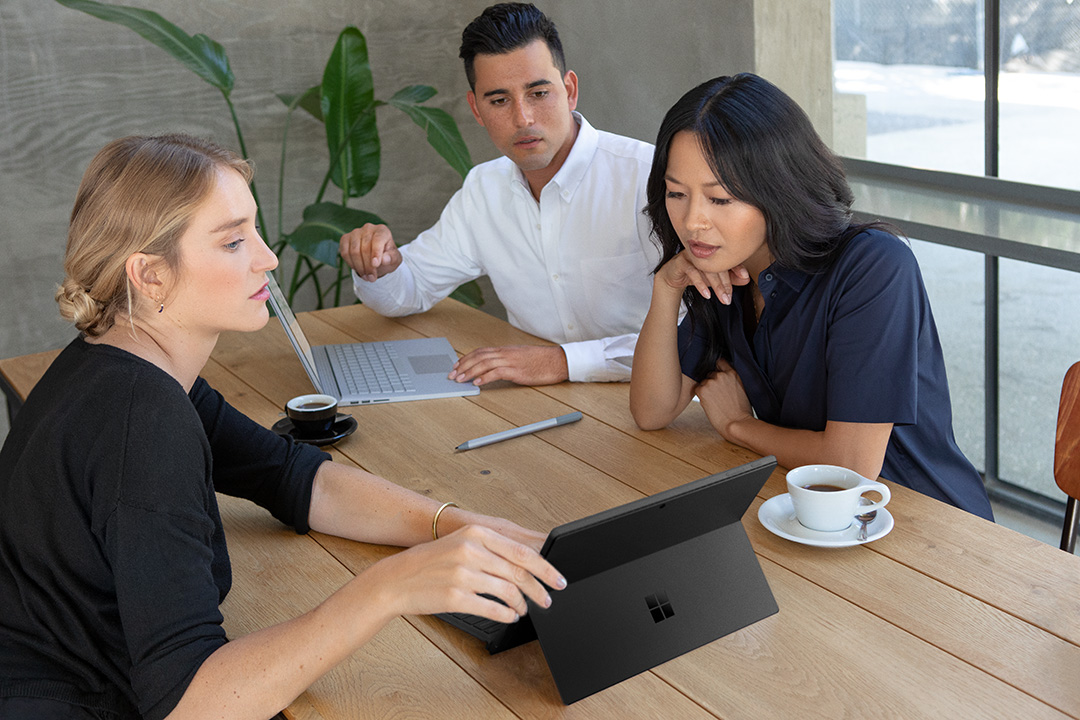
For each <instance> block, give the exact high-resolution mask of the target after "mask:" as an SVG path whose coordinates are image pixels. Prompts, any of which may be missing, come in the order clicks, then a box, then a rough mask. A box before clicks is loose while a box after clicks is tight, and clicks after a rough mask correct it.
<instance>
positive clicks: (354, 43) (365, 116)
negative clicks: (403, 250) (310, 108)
mask: <svg viewBox="0 0 1080 720" xmlns="http://www.w3.org/2000/svg"><path fill="white" fill-rule="evenodd" d="M321 108H322V113H323V116H324V118H325V122H326V143H327V147H328V148H329V150H330V162H331V163H332V164H333V172H332V173H331V175H330V178H331V180H332V181H333V183H334V184H335V185H337V186H338V187H339V188H341V189H342V190H344V191H345V193H346V195H348V196H349V197H358V196H361V195H364V194H366V193H367V192H368V191H369V190H371V188H373V187H374V186H375V183H376V182H377V181H378V179H379V156H380V152H381V151H380V145H379V131H378V129H377V128H376V126H375V81H374V80H373V78H372V77H371V64H370V63H369V62H368V52H367V41H366V40H365V39H364V35H363V33H361V32H360V31H359V30H357V29H356V28H354V27H347V28H345V29H344V30H342V31H341V35H339V36H338V41H337V44H336V45H335V46H334V50H333V52H332V53H330V60H329V61H328V62H327V63H326V70H325V71H324V73H323V81H322V103H321Z"/></svg>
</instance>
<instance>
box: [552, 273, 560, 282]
mask: <svg viewBox="0 0 1080 720" xmlns="http://www.w3.org/2000/svg"><path fill="white" fill-rule="evenodd" d="M551 279H552V280H554V281H555V282H559V273H555V274H554V275H552V276H551Z"/></svg>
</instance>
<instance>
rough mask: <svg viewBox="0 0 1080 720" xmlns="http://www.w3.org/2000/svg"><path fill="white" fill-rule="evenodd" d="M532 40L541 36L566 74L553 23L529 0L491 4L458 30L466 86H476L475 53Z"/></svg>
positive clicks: (501, 50)
mask: <svg viewBox="0 0 1080 720" xmlns="http://www.w3.org/2000/svg"><path fill="white" fill-rule="evenodd" d="M534 40H543V41H544V42H545V43H547V46H548V50H550V51H551V59H552V60H553V61H554V63H555V67H557V68H559V72H560V73H561V74H563V75H565V74H566V58H565V57H564V56H563V49H562V41H561V40H559V31H558V30H556V29H555V23H553V22H551V20H549V19H548V17H547V16H546V15H544V13H542V12H540V11H539V10H537V9H536V7H535V6H534V5H532V4H531V3H499V4H497V5H492V6H491V7H489V8H488V9H486V10H484V12H482V13H480V15H479V17H477V18H476V19H475V20H473V21H472V22H471V23H469V25H468V26H467V27H466V28H465V30H464V32H462V33H461V51H460V52H459V53H458V56H459V57H460V58H461V59H462V60H464V61H465V77H467V78H468V79H469V87H470V88H471V89H472V90H476V71H475V70H474V69H473V62H474V61H475V60H476V56H477V55H502V54H504V53H508V52H511V51H513V50H517V49H519V48H523V47H525V46H526V45H528V44H529V43H531V42H533V41H534Z"/></svg>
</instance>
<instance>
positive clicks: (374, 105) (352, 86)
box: [56, 0, 483, 308]
mask: <svg viewBox="0 0 1080 720" xmlns="http://www.w3.org/2000/svg"><path fill="white" fill-rule="evenodd" d="M56 1H57V2H58V3H60V4H61V5H64V6H66V7H69V8H72V9H74V10H80V11H82V12H84V13H87V14H89V15H92V16H94V17H96V18H100V19H102V20H106V21H108V22H112V23H116V24H119V25H123V26H125V27H127V28H130V29H131V30H134V31H135V32H137V33H138V34H139V35H141V36H142V37H144V38H146V39H147V40H149V41H150V42H151V43H153V44H155V45H157V46H158V47H160V48H161V49H163V50H165V51H166V52H167V53H168V54H169V55H171V56H172V57H173V58H175V59H176V60H177V61H179V62H180V63H182V64H183V65H184V66H185V67H186V68H188V69H189V70H191V71H192V72H194V73H195V74H196V75H198V76H199V77H200V78H202V79H203V80H204V81H205V82H207V83H209V84H210V85H212V86H214V87H215V88H217V89H218V90H219V91H220V92H221V94H222V97H224V99H225V104H226V105H227V106H228V108H229V113H230V115H231V117H232V122H233V126H234V127H235V129H236V137H237V141H238V143H239V146H240V153H241V154H242V155H244V156H245V157H246V156H247V154H248V153H247V148H246V145H245V143H244V134H243V130H242V129H241V126H240V120H239V118H238V117H237V114H236V108H235V106H234V105H233V102H232V100H231V98H230V95H231V93H232V90H233V84H234V81H235V78H234V76H233V72H232V69H231V68H230V66H229V59H228V57H227V56H226V54H225V49H224V48H223V47H222V46H221V45H220V44H219V43H217V42H215V41H214V40H213V39H211V38H210V37H208V36H206V35H203V34H201V33H200V34H197V35H194V36H192V35H188V34H187V33H186V32H184V31H183V30H181V29H180V28H179V27H177V26H176V25H174V24H173V23H171V22H169V21H168V20H166V19H165V18H163V17H162V16H161V15H159V14H158V13H156V12H153V11H151V10H144V9H141V8H133V7H126V6H121V5H108V4H105V3H100V2H95V1H94V0H56ZM374 85H375V84H374V79H373V77H372V74H371V65H370V63H369V61H368V51H367V41H366V39H365V38H364V35H363V33H361V32H360V30H358V29H357V28H355V27H351V26H350V27H346V28H345V29H344V30H342V31H341V33H340V34H339V35H338V39H337V42H336V43H335V45H334V48H333V51H332V52H331V53H330V57H329V59H328V60H327V63H326V67H325V69H324V71H323V76H322V81H321V82H320V83H319V84H318V85H315V86H313V87H311V88H308V89H307V90H306V91H304V92H301V93H298V94H280V93H279V94H277V97H278V98H279V99H280V100H281V101H282V103H283V104H284V106H285V110H286V112H285V121H284V128H283V132H282V140H281V144H282V148H281V169H280V173H279V176H278V188H277V190H278V204H277V205H278V218H277V229H276V237H275V238H271V237H269V235H270V233H269V232H268V228H269V226H268V225H267V224H266V222H265V221H264V218H263V217H262V210H261V204H260V210H259V225H260V227H261V228H262V229H263V233H264V235H266V236H268V243H269V245H270V247H271V249H273V250H274V252H275V253H276V254H277V255H278V256H280V255H281V252H282V251H283V250H284V249H285V247H286V246H289V247H291V248H293V249H294V250H295V251H296V252H297V259H296V262H295V264H294V265H293V267H292V271H291V278H290V279H289V280H288V282H287V284H286V287H287V290H288V294H289V299H290V301H291V300H292V298H293V296H294V295H295V294H296V291H297V290H298V289H299V288H300V287H301V286H303V285H304V284H305V283H308V282H310V283H312V285H313V286H314V291H315V297H316V305H317V307H318V308H322V307H324V306H325V305H327V304H330V305H339V304H341V300H342V297H341V296H342V287H343V286H344V285H345V283H346V281H347V280H348V278H349V269H348V266H346V265H345V264H344V263H342V262H341V260H340V257H339V256H338V252H337V249H338V241H339V239H340V237H341V236H342V235H343V234H344V233H346V232H348V231H349V230H352V229H353V228H356V227H360V226H361V225H363V224H364V223H368V222H370V223H381V224H385V223H383V220H382V219H381V218H380V217H379V216H378V215H376V214H374V213H372V212H369V211H367V210H361V209H359V208H354V207H351V206H350V205H349V201H350V200H353V199H354V198H359V197H363V196H364V195H366V194H367V193H368V192H370V191H371V190H372V188H374V187H375V184H376V183H377V182H378V179H379V165H380V155H381V143H380V141H379V131H378V127H377V125H376V114H377V113H376V111H377V110H378V108H380V107H393V108H397V109H398V110H400V111H401V112H403V113H404V114H405V115H407V116H408V117H409V118H410V119H411V120H412V121H413V122H414V123H415V124H416V125H417V126H419V127H420V128H422V129H423V130H424V131H425V133H426V136H427V141H428V143H429V144H430V145H431V147H433V148H434V149H435V150H436V152H438V153H439V155H441V156H442V157H443V159H445V160H446V162H447V163H449V164H450V166H451V167H452V168H454V170H456V171H457V172H458V173H459V174H460V175H461V176H462V178H464V177H465V175H466V174H467V173H468V172H469V169H470V168H471V167H472V161H471V160H470V158H469V151H468V148H466V146H465V141H464V140H463V139H462V137H461V132H460V131H459V130H458V127H457V123H456V122H455V121H454V119H453V118H452V117H451V116H450V114H449V113H447V112H445V111H444V110H440V109H439V108H434V107H429V106H427V105H424V103H425V102H426V101H427V100H430V99H431V98H432V97H433V96H434V95H435V94H436V90H435V89H434V88H432V87H430V86H428V85H409V86H406V87H404V88H402V89H400V90H398V91H397V92H396V93H394V94H393V95H392V96H390V98H388V99H387V100H385V101H384V100H377V99H376V98H375V89H374ZM297 109H301V110H304V111H306V112H308V113H310V114H311V115H312V116H313V117H314V118H316V119H317V120H319V121H320V122H321V123H322V126H323V128H324V129H325V133H326V144H327V149H328V150H329V166H328V168H327V170H326V173H325V175H324V179H323V182H322V185H321V186H320V188H319V190H318V193H317V194H316V197H315V199H314V201H313V202H312V203H311V204H309V205H307V207H305V208H304V211H303V216H302V219H301V220H300V222H299V224H297V225H296V226H295V227H294V228H293V229H292V230H291V231H289V232H285V230H284V218H283V216H282V210H281V208H282V204H283V203H282V199H283V197H284V192H285V176H286V173H285V157H286V154H285V149H286V147H287V145H288V139H289V125H290V121H291V119H292V114H293V113H294V112H295V111H296V110H297ZM331 184H332V185H333V186H334V187H335V188H336V189H337V190H339V191H340V201H338V200H336V199H335V200H328V199H326V195H327V193H328V191H329V189H330V185H331ZM251 192H252V194H253V195H254V196H255V201H256V203H258V202H259V195H258V190H257V188H256V186H255V183H254V181H253V182H252V184H251ZM325 266H329V267H330V268H333V269H334V270H333V272H334V274H333V277H332V278H331V279H330V280H329V281H328V282H327V281H325V279H324V278H323V277H320V273H319V270H320V269H321V268H323V267H325ZM279 272H282V269H281V268H279ZM283 284H285V283H283ZM452 297H455V298H456V299H458V300H462V301H463V302H466V303H468V304H470V305H472V306H473V307H476V306H478V305H480V304H481V303H482V301H483V298H482V296H481V294H480V289H479V287H478V286H477V285H476V283H475V282H471V283H467V284H465V285H462V286H461V287H459V288H458V289H457V290H456V291H455V292H454V294H453V295H452Z"/></svg>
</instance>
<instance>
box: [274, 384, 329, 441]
mask: <svg viewBox="0 0 1080 720" xmlns="http://www.w3.org/2000/svg"><path fill="white" fill-rule="evenodd" d="M337 405H338V403H337V398H335V397H334V396H333V395H321V394H319V395H299V396H297V397H294V398H293V399H292V400H290V401H289V402H287V403H285V414H286V415H288V416H289V419H290V420H292V423H293V427H294V428H295V429H296V435H297V437H301V438H312V437H318V436H320V435H325V434H326V433H328V432H329V431H330V428H332V427H333V426H334V421H335V420H336V419H337Z"/></svg>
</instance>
